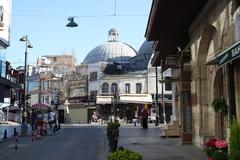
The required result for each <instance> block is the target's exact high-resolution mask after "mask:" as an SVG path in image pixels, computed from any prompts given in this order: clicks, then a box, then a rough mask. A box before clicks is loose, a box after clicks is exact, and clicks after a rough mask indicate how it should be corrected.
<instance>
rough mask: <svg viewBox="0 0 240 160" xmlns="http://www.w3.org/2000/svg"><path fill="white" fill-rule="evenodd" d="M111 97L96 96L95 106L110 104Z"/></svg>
mask: <svg viewBox="0 0 240 160" xmlns="http://www.w3.org/2000/svg"><path fill="white" fill-rule="evenodd" d="M112 98H113V96H97V100H96V104H111V103H112Z"/></svg>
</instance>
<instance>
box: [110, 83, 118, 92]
mask: <svg viewBox="0 0 240 160" xmlns="http://www.w3.org/2000/svg"><path fill="white" fill-rule="evenodd" d="M111 92H112V93H116V92H118V85H117V83H112V86H111Z"/></svg>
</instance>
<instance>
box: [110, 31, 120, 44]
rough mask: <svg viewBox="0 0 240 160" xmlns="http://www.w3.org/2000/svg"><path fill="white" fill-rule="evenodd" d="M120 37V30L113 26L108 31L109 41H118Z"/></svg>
mask: <svg viewBox="0 0 240 160" xmlns="http://www.w3.org/2000/svg"><path fill="white" fill-rule="evenodd" d="M118 38H119V32H118V31H117V30H116V29H115V28H112V29H110V30H109V31H108V42H117V41H118Z"/></svg>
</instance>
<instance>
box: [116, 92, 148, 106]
mask: <svg viewBox="0 0 240 160" xmlns="http://www.w3.org/2000/svg"><path fill="white" fill-rule="evenodd" d="M120 103H140V104H151V103H152V96H151V94H120Z"/></svg>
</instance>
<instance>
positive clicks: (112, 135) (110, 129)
mask: <svg viewBox="0 0 240 160" xmlns="http://www.w3.org/2000/svg"><path fill="white" fill-rule="evenodd" d="M119 127H120V124H119V123H118V122H109V123H108V124H107V138H108V145H109V151H110V152H115V151H116V150H117V143H118V136H119V129H118V128H119Z"/></svg>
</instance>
